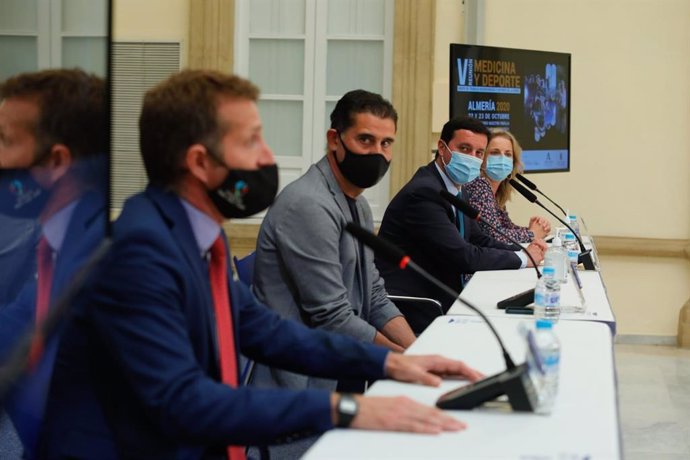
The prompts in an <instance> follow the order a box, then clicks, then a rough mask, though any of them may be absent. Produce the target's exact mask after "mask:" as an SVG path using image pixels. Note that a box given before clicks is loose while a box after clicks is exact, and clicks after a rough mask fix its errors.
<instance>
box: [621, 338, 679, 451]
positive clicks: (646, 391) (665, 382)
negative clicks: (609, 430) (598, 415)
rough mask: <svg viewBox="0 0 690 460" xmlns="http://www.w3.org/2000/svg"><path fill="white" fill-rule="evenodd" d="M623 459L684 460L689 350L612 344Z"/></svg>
mask: <svg viewBox="0 0 690 460" xmlns="http://www.w3.org/2000/svg"><path fill="white" fill-rule="evenodd" d="M616 368H617V369H618V401H619V408H620V419H621V430H622V433H623V449H624V452H625V459H626V460H641V459H645V460H646V459H654V460H676V459H678V460H680V459H684V460H687V459H690V350H683V349H678V348H676V347H668V346H653V345H627V344H625V345H623V344H617V345H616Z"/></svg>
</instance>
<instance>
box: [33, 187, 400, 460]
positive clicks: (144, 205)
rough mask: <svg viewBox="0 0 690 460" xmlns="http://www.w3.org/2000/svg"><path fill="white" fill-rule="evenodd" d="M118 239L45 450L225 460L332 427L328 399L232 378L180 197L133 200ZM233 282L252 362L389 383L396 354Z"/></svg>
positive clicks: (62, 379)
mask: <svg viewBox="0 0 690 460" xmlns="http://www.w3.org/2000/svg"><path fill="white" fill-rule="evenodd" d="M114 235H115V236H114V242H113V248H112V250H111V254H110V256H109V258H108V260H106V263H105V264H104V267H103V269H102V272H101V273H99V274H98V276H97V280H96V281H95V282H94V284H93V287H92V289H91V292H90V293H89V294H88V295H87V296H85V299H84V301H83V302H80V305H79V312H78V314H77V315H76V317H75V320H74V321H73V322H72V323H71V324H70V326H69V328H68V330H66V331H65V334H64V337H63V340H62V342H61V347H60V350H59V353H58V359H57V362H56V366H55V371H54V376H53V385H52V387H51V393H50V400H49V405H48V409H47V411H46V423H45V433H44V437H43V443H42V447H43V448H44V451H43V452H46V453H50V456H52V457H60V456H66V457H76V458H113V457H115V456H116V454H117V456H119V457H121V458H146V459H153V458H165V459H169V458H215V457H218V458H220V457H222V455H223V449H224V446H225V445H227V444H239V445H251V444H264V443H270V442H271V441H272V440H274V439H275V438H278V437H282V436H286V435H288V434H293V433H301V432H321V431H324V430H327V429H329V428H331V427H332V423H331V416H330V401H329V393H328V392H326V391H318V390H305V391H289V390H284V389H272V390H262V389H255V388H247V387H241V388H238V389H233V388H230V387H229V386H227V385H224V384H222V383H220V378H219V369H218V364H217V363H218V354H217V347H216V338H215V325H214V318H213V304H212V298H211V292H210V285H209V280H208V265H207V263H206V260H205V259H204V258H202V256H201V254H200V253H199V248H198V246H197V243H196V241H195V239H194V235H193V232H192V228H191V225H190V223H189V220H188V218H187V215H186V213H185V211H184V208H183V207H182V205H181V203H180V201H179V199H178V198H177V196H176V195H174V194H172V193H168V192H164V191H162V190H161V189H159V188H156V187H152V186H150V187H149V188H148V189H147V190H146V191H145V192H144V193H142V194H139V195H137V196H135V197H133V198H131V199H130V200H128V202H127V203H126V205H125V207H124V210H123V212H122V215H121V217H120V218H119V220H118V221H117V222H116V224H115V230H114ZM228 260H230V259H229V258H228ZM228 284H229V290H230V297H231V304H232V316H233V319H234V321H233V323H234V329H235V331H234V332H235V340H236V349H237V350H238V351H241V352H242V353H243V354H245V355H246V356H248V357H249V358H251V359H254V360H257V361H259V362H263V363H266V364H269V365H271V366H276V367H283V368H286V369H289V370H292V371H295V372H300V373H304V374H312V375H317V376H323V377H336V378H341V377H342V378H349V377H355V376H357V377H365V378H381V377H383V365H384V360H385V356H386V353H387V351H386V350H385V349H383V348H381V347H376V346H373V345H366V344H360V343H358V342H356V341H354V340H352V339H349V338H346V337H344V336H339V335H335V334H327V333H323V332H319V331H313V330H309V329H308V328H306V327H304V326H302V325H301V324H297V323H294V322H291V321H287V320H282V319H280V317H279V316H278V315H277V314H275V313H273V312H272V311H271V310H269V309H268V308H266V307H265V306H263V305H262V304H260V303H258V301H257V300H256V298H255V297H254V296H253V295H252V294H251V293H250V291H249V290H248V288H246V287H245V286H244V285H243V284H242V283H239V282H235V281H233V280H232V279H231V278H228ZM97 401H100V402H101V403H102V408H103V412H102V413H101V412H99V406H98V404H97ZM105 424H107V427H109V428H110V430H111V432H110V435H106V434H105V433H106V432H107V428H106V427H104V425H105ZM111 442H113V443H114V445H115V447H114V450H113V448H112V446H110V447H109V444H110V443H111Z"/></svg>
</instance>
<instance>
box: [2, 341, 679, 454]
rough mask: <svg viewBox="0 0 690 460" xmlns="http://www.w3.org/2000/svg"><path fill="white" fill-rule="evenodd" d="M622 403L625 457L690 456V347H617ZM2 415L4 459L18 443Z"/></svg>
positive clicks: (621, 345)
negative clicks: (689, 348)
mask: <svg viewBox="0 0 690 460" xmlns="http://www.w3.org/2000/svg"><path fill="white" fill-rule="evenodd" d="M616 367H617V369H618V401H619V408H620V417H621V430H622V434H623V449H624V452H625V460H643V459H644V460H648V459H650V460H681V459H682V460H688V459H690V350H681V349H678V348H675V347H667V346H653V345H628V344H617V345H616ZM8 425H9V421H8V420H7V419H5V418H4V417H2V416H0V458H1V459H8V460H9V459H14V458H18V456H19V443H18V440H17V439H16V437H15V436H14V435H13V433H12V432H11V429H9V426H8Z"/></svg>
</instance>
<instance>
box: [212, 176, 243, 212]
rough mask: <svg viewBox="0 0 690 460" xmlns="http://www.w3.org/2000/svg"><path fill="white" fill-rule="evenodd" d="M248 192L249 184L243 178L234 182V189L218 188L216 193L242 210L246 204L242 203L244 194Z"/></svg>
mask: <svg viewBox="0 0 690 460" xmlns="http://www.w3.org/2000/svg"><path fill="white" fill-rule="evenodd" d="M247 193H249V186H248V185H247V183H246V182H245V181H243V180H240V181H239V182H237V183H236V184H235V188H234V190H229V189H218V195H219V196H220V197H221V198H223V199H224V200H225V201H227V202H228V203H230V204H232V205H233V206H236V207H237V208H238V209H241V210H242V211H244V210H245V209H247V206H246V205H245V204H244V199H243V198H244V196H245V195H246V194H247Z"/></svg>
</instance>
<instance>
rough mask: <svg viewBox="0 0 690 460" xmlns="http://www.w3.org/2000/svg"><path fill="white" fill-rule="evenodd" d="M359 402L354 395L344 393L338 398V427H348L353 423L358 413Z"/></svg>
mask: <svg viewBox="0 0 690 460" xmlns="http://www.w3.org/2000/svg"><path fill="white" fill-rule="evenodd" d="M358 410H359V404H358V403H357V400H356V399H355V397H354V395H352V394H350V393H343V394H341V395H340V399H338V423H337V425H336V426H337V427H339V428H347V427H349V426H350V424H352V419H354V418H355V416H356V415H357V411H358Z"/></svg>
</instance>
